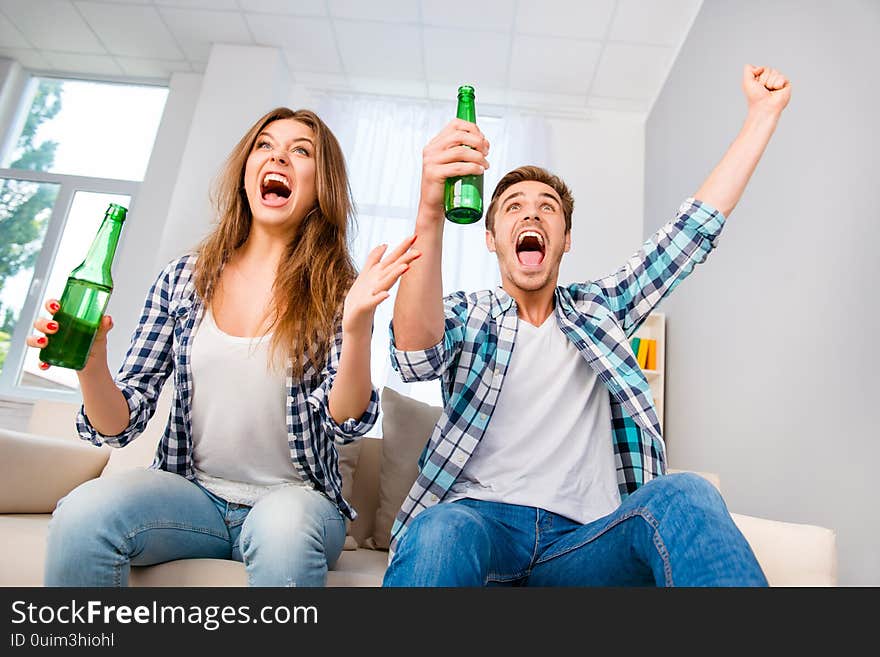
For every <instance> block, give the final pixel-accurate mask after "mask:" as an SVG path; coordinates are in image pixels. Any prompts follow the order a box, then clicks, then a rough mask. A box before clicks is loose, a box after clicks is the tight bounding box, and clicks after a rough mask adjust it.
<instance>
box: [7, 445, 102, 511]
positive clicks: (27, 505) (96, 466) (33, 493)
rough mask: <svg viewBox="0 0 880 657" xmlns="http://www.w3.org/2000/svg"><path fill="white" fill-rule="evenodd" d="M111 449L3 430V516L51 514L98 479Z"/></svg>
mask: <svg viewBox="0 0 880 657" xmlns="http://www.w3.org/2000/svg"><path fill="white" fill-rule="evenodd" d="M109 452H110V448H109V447H96V446H95V445H92V444H91V443H87V442H83V441H79V442H76V441H73V440H69V439H66V438H54V437H49V436H38V435H34V434H29V433H20V432H18V431H9V430H8V429H0V453H2V454H3V476H2V477H0V513H51V512H52V511H53V510H54V509H55V504H56V503H57V502H58V500H60V499H61V498H62V497H64V496H65V495H67V494H68V493H69V492H70V491H72V490H73V489H74V488H76V487H77V486H79V485H80V484H81V483H83V482H84V481H88V480H89V479H93V478H95V477H97V476H98V475H99V474H100V473H101V470H102V469H103V468H104V465H105V464H106V463H107V457H108V456H109Z"/></svg>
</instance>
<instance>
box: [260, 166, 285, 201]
mask: <svg viewBox="0 0 880 657" xmlns="http://www.w3.org/2000/svg"><path fill="white" fill-rule="evenodd" d="M260 198H262V199H263V205H268V206H269V207H270V208H280V207H281V206H282V205H284V204H285V203H287V201H288V200H290V180H288V178H287V176H285V175H284V174H282V173H275V172H274V171H270V172H269V173H267V174H265V175H264V176H263V181H262V182H261V183H260Z"/></svg>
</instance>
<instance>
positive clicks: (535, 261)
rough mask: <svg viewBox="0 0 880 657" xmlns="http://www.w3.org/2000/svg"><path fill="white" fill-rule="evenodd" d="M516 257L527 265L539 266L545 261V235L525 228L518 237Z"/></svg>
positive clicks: (522, 263)
mask: <svg viewBox="0 0 880 657" xmlns="http://www.w3.org/2000/svg"><path fill="white" fill-rule="evenodd" d="M516 257H517V259H518V260H519V263H520V264H521V265H523V266H525V267H538V266H540V264H541V263H542V262H544V236H543V235H541V233H539V232H537V231H535V230H524V231H523V232H521V233H520V234H519V237H517V238H516Z"/></svg>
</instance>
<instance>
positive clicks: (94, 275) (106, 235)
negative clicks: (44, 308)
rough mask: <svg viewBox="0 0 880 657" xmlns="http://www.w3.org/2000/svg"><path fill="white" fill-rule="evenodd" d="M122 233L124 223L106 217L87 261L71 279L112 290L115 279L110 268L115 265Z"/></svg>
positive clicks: (77, 269) (72, 273) (75, 271)
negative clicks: (114, 257)
mask: <svg viewBox="0 0 880 657" xmlns="http://www.w3.org/2000/svg"><path fill="white" fill-rule="evenodd" d="M121 231H122V222H121V221H120V220H119V219H117V218H115V217H111V216H108V215H105V216H104V220H103V221H102V222H101V227H100V228H99V229H98V234H97V235H95V239H94V241H93V242H92V246H91V247H90V248H89V252H88V254H87V255H86V258H85V260H83V262H82V264H81V265H80V266H79V267H77V268H76V269H74V270H73V271H72V272H71V277H72V278H76V279H78V280H83V281H90V282H92V283H97V284H99V285H103V286H106V287H109V288H112V287H113V278H112V276H111V274H110V267H111V266H112V265H113V256H114V255H115V254H116V245H117V243H118V242H119V234H120V232H121Z"/></svg>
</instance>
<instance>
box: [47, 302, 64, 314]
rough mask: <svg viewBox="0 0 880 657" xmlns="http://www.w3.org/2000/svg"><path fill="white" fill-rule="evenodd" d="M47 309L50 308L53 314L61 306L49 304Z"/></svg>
mask: <svg viewBox="0 0 880 657" xmlns="http://www.w3.org/2000/svg"><path fill="white" fill-rule="evenodd" d="M49 308H51V310H52V312H53V313H55V312H58V310H59V309H60V308H61V306H59V305H58V304H57V303H50V304H49Z"/></svg>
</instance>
